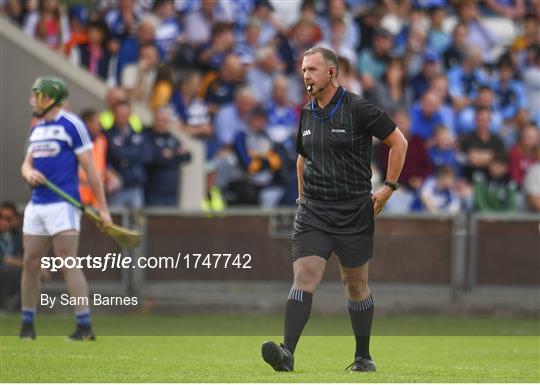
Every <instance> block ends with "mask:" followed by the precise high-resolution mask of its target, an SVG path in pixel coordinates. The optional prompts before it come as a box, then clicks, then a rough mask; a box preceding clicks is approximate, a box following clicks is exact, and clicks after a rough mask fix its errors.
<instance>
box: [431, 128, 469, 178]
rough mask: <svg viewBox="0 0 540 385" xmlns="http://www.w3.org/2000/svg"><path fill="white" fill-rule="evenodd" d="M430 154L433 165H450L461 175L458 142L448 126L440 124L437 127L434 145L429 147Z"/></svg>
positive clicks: (456, 173) (455, 173)
mask: <svg viewBox="0 0 540 385" xmlns="http://www.w3.org/2000/svg"><path fill="white" fill-rule="evenodd" d="M428 154H429V159H430V161H431V164H432V165H433V167H435V168H438V167H442V166H446V167H450V168H451V169H452V171H453V172H454V175H456V176H459V175H461V165H460V163H459V160H458V153H457V149H456V143H455V140H454V137H453V136H452V134H451V133H450V130H449V129H448V128H447V127H445V126H443V125H440V126H437V127H436V128H435V133H434V135H433V146H431V147H430V148H429V149H428Z"/></svg>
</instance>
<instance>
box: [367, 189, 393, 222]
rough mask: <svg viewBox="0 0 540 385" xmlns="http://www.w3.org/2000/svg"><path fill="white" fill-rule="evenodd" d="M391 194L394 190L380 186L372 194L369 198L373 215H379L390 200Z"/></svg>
mask: <svg viewBox="0 0 540 385" xmlns="http://www.w3.org/2000/svg"><path fill="white" fill-rule="evenodd" d="M393 192H394V190H392V189H391V188H390V187H388V186H382V187H380V188H379V189H377V191H375V192H374V193H373V195H372V196H371V201H372V202H373V213H374V214H375V216H377V215H379V213H380V212H381V211H382V209H383V208H384V205H385V204H386V202H387V201H388V199H390V197H391V196H392V193H393Z"/></svg>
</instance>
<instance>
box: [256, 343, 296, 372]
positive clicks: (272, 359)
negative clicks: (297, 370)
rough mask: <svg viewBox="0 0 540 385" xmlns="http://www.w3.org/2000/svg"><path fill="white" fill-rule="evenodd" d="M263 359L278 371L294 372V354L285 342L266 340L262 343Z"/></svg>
mask: <svg viewBox="0 0 540 385" xmlns="http://www.w3.org/2000/svg"><path fill="white" fill-rule="evenodd" d="M261 353H262V358H263V360H264V361H265V362H266V363H267V364H268V365H270V366H271V367H272V368H274V370H275V371H276V372H292V371H293V370H294V356H293V354H292V353H291V352H290V351H289V349H287V348H286V347H285V346H284V345H283V344H280V345H278V344H276V343H275V342H274V341H266V342H265V343H264V344H262V347H261Z"/></svg>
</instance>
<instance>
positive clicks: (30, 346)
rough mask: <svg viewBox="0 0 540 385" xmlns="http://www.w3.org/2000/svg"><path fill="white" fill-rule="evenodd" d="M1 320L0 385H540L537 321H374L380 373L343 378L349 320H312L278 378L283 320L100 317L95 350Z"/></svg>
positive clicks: (56, 326)
mask: <svg viewBox="0 0 540 385" xmlns="http://www.w3.org/2000/svg"><path fill="white" fill-rule="evenodd" d="M0 318H1V319H0V321H1V325H0V327H1V334H2V337H1V340H0V382H540V358H539V357H540V338H539V337H538V325H539V324H538V321H536V320H532V321H531V320H529V321H526V320H508V319H504V320H495V319H487V318H473V319H471V318H469V319H460V318H444V317H378V318H377V320H376V324H375V326H376V328H375V330H374V331H375V333H376V334H377V335H375V336H374V337H373V338H372V344H371V345H372V354H373V357H374V358H375V360H376V362H377V364H378V372H376V373H346V372H344V369H345V367H346V366H347V365H348V364H349V363H350V362H351V361H352V352H353V348H354V341H353V339H352V338H351V337H349V336H346V333H348V332H349V331H348V329H345V326H348V319H347V317H314V319H313V320H311V321H312V322H311V321H310V324H309V325H308V328H307V329H306V334H308V336H305V337H302V339H301V341H300V344H299V347H298V349H297V352H296V355H295V357H296V367H295V369H296V370H295V372H294V373H275V372H274V371H273V370H272V369H271V368H270V367H268V366H267V365H266V364H265V363H264V362H263V361H262V360H261V359H260V345H261V343H262V342H263V341H264V340H265V339H266V338H269V336H270V335H264V336H263V334H262V332H266V331H272V332H274V335H276V334H279V330H278V329H280V328H281V317H277V316H271V317H263V316H245V317H239V316H215V315H214V316H189V317H186V316H177V317H173V316H155V315H152V316H140V315H129V316H103V315H100V316H95V317H94V323H95V325H96V329H97V331H98V332H99V335H98V340H97V341H96V342H84V343H74V342H71V343H69V342H65V337H64V335H65V334H68V332H69V331H70V328H71V327H72V326H71V319H70V318H71V317H67V316H44V315H40V316H39V319H38V323H37V327H38V333H40V335H39V336H38V339H37V340H36V341H19V339H18V338H17V337H16V335H15V334H16V331H17V327H18V325H17V324H18V317H16V316H1V317H0ZM218 324H219V326H218V327H219V330H218V329H216V327H217V325H218ZM261 325H264V326H261ZM212 328H213V330H214V334H218V332H220V334H221V336H211V335H208V334H211V330H212ZM216 330H218V332H215V331H216ZM396 331H398V332H405V333H404V334H407V335H401V336H392V335H390V334H399V333H397V332H396ZM416 331H418V332H421V333H418V335H413V332H416ZM475 331H478V332H479V333H477V336H474V335H473V334H474V333H473V332H475ZM435 332H436V333H438V334H439V335H433V336H430V335H428V334H430V333H431V334H435ZM443 332H447V333H446V335H442V334H443ZM459 332H460V333H461V334H459ZM464 332H467V333H464ZM175 333H176V335H174V334H175ZM195 333H198V334H201V335H202V336H197V335H194V334H195ZM53 334H56V335H53ZM130 334H132V335H138V336H137V337H130V336H129V335H130ZM141 334H146V335H147V336H141ZM148 334H156V335H153V336H149V335H148ZM157 334H159V335H157ZM225 334H229V335H225ZM232 334H238V335H237V336H234V335H232ZM322 334H325V336H321V335H322ZM464 334H468V335H464ZM480 334H482V335H480ZM488 334H494V335H496V336H493V335H492V336H490V335H488ZM273 338H275V339H277V340H279V339H280V337H273Z"/></svg>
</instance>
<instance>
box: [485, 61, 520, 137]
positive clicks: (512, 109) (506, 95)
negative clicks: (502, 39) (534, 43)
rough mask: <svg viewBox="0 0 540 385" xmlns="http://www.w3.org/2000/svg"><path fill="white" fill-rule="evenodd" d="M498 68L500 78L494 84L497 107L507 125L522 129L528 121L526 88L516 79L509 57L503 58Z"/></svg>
mask: <svg viewBox="0 0 540 385" xmlns="http://www.w3.org/2000/svg"><path fill="white" fill-rule="evenodd" d="M498 67H499V74H498V75H499V78H498V79H497V80H495V82H494V84H493V90H494V91H495V107H496V109H497V110H498V111H500V112H501V115H502V118H503V119H504V123H505V125H511V126H514V127H520V126H522V125H523V124H524V123H525V122H526V120H527V110H526V109H527V101H526V99H525V87H524V86H523V83H522V82H521V81H519V80H516V79H515V78H514V76H515V70H514V64H513V63H512V59H511V58H510V57H509V56H503V58H502V59H501V60H500V61H499V66H498Z"/></svg>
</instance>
